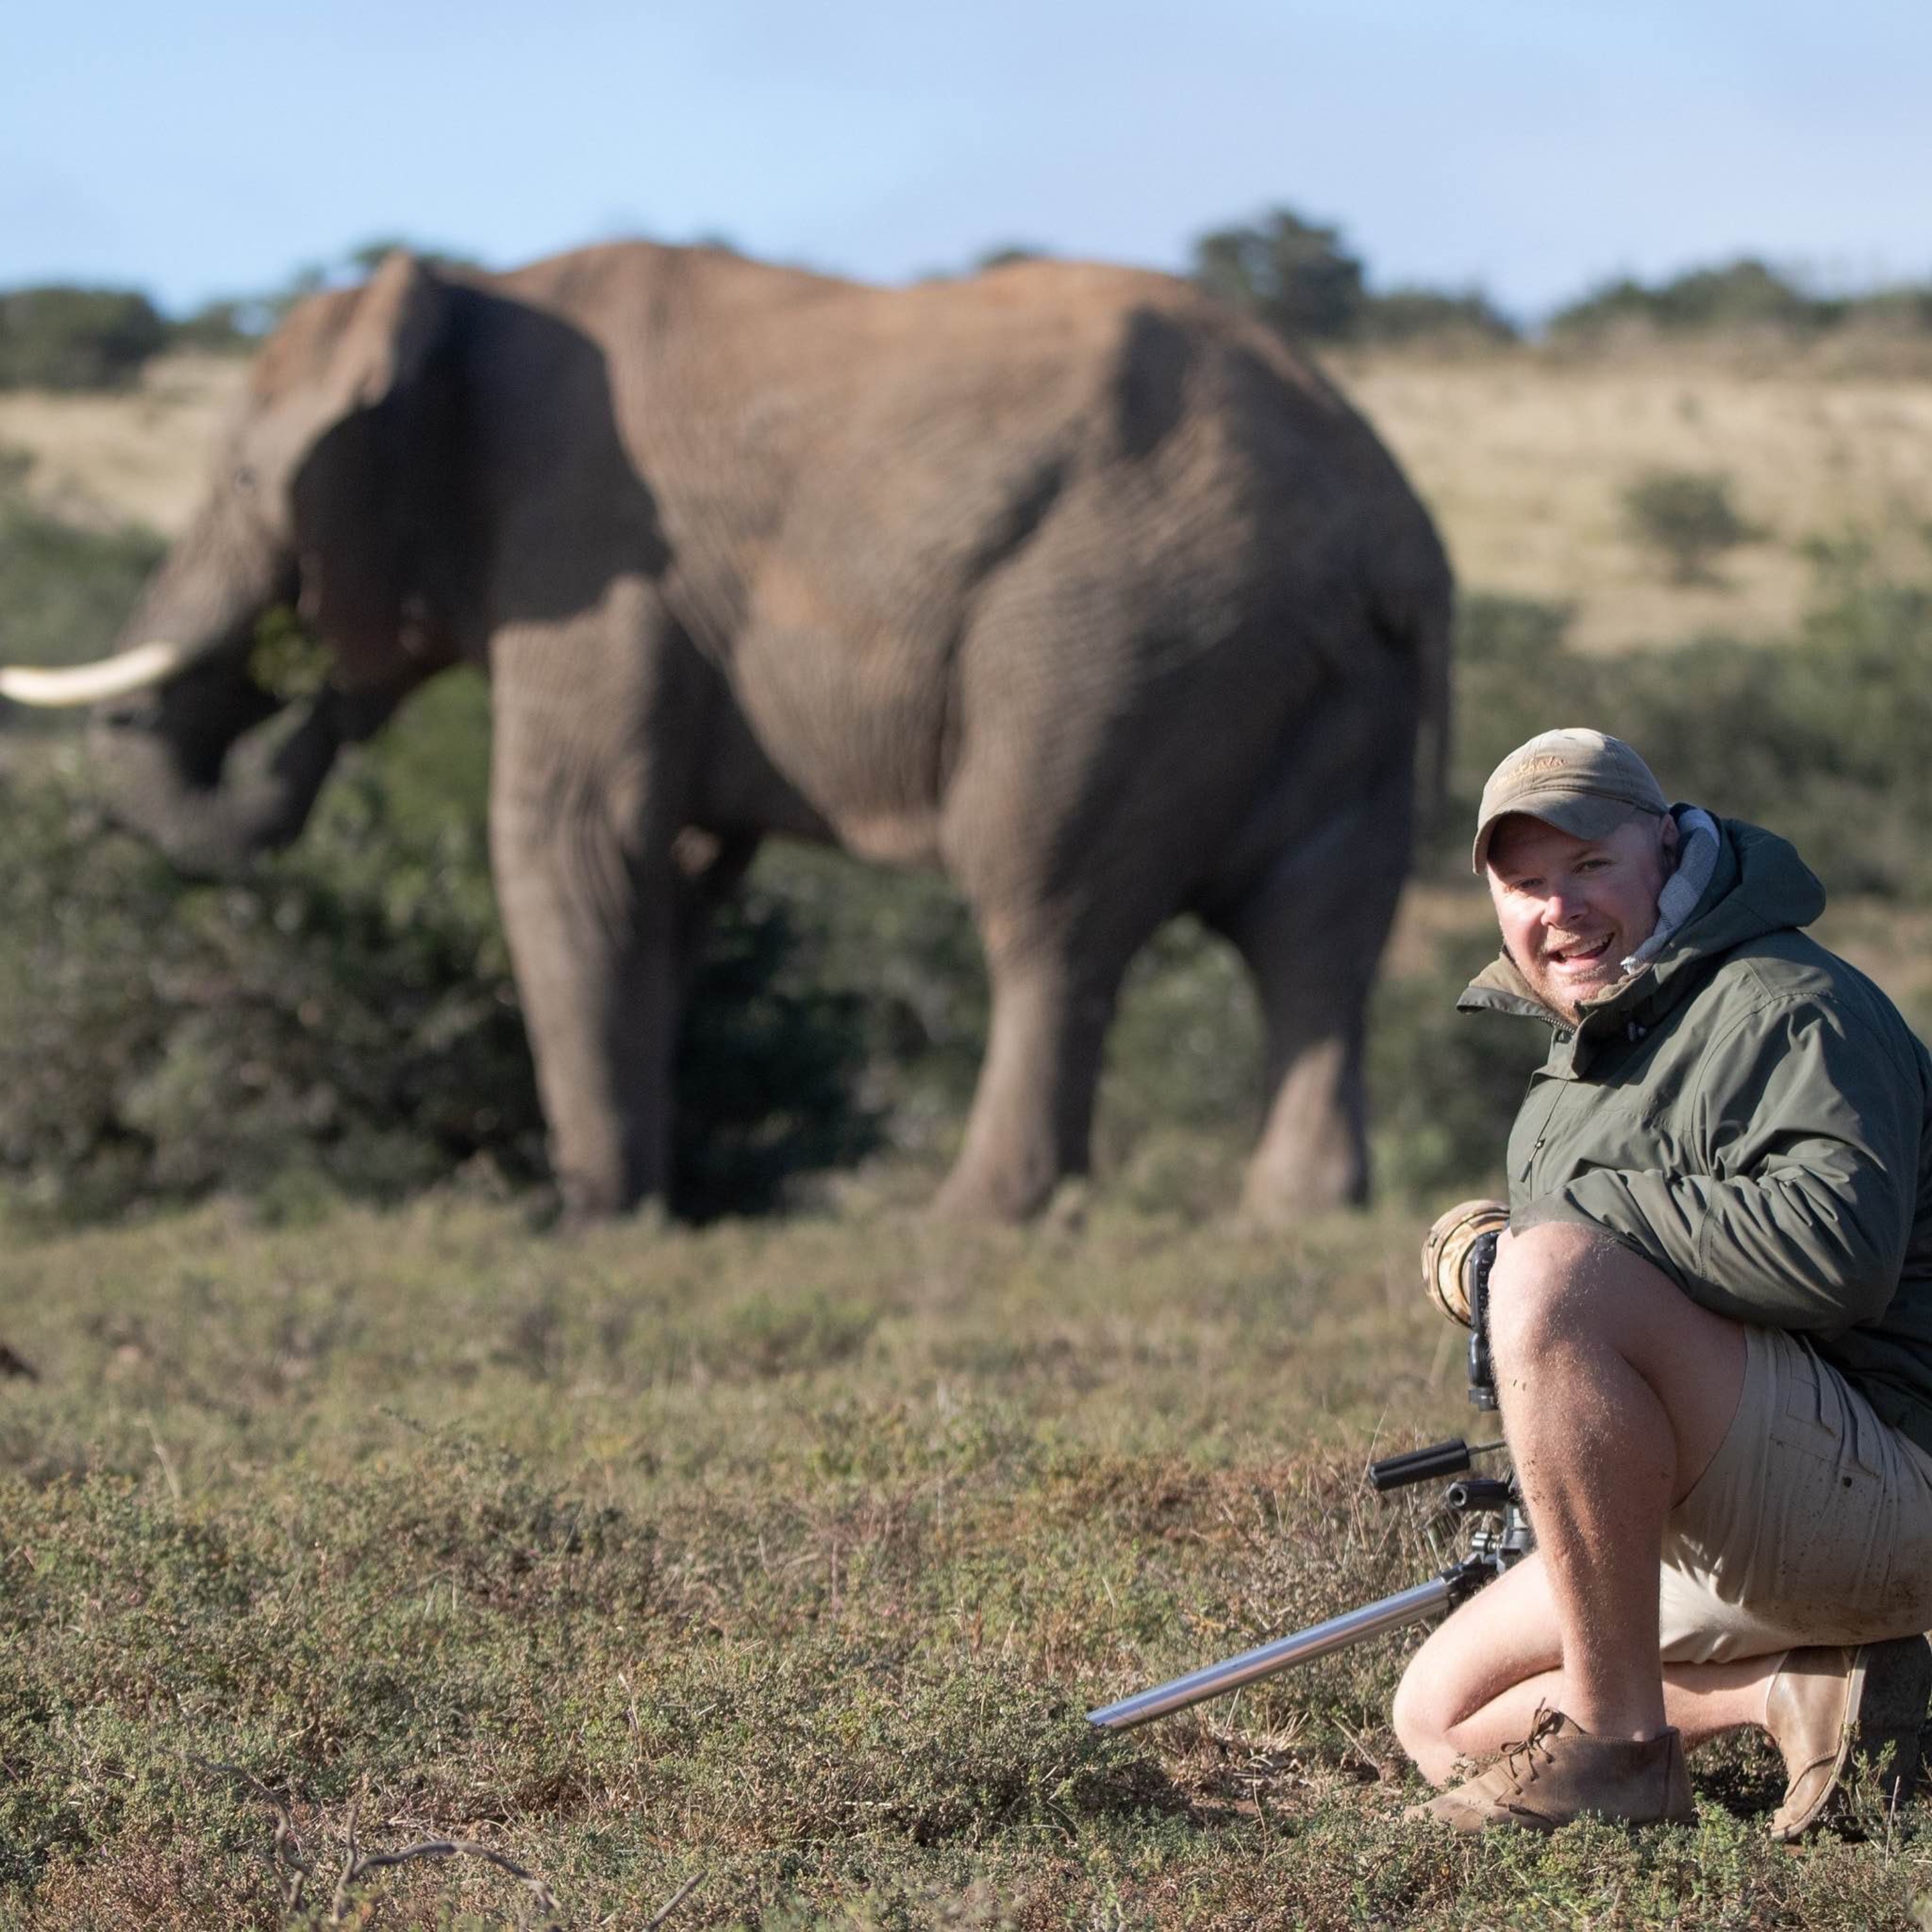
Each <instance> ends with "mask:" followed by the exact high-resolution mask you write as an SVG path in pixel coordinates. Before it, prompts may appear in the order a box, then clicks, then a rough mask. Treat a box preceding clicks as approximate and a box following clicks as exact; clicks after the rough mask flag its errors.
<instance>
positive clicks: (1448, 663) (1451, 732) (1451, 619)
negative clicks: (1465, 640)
mask: <svg viewBox="0 0 1932 1932" xmlns="http://www.w3.org/2000/svg"><path fill="white" fill-rule="evenodd" d="M1455 618H1456V604H1455V593H1454V590H1453V589H1451V587H1449V586H1447V585H1445V586H1444V589H1443V592H1442V595H1440V596H1439V597H1435V598H1430V600H1428V601H1427V604H1426V606H1425V607H1424V610H1423V611H1422V613H1421V623H1420V625H1418V628H1417V634H1416V637H1415V646H1416V670H1417V671H1418V673H1419V675H1420V679H1421V697H1422V703H1421V708H1420V710H1419V712H1418V718H1417V721H1418V724H1419V726H1420V727H1421V728H1420V731H1419V734H1418V736H1419V739H1420V744H1419V747H1418V749H1419V756H1418V773H1417V775H1418V779H1419V781H1420V784H1419V787H1418V796H1419V797H1420V799H1421V804H1422V809H1423V812H1424V815H1425V817H1427V820H1428V821H1429V823H1430V824H1432V825H1433V824H1435V823H1438V822H1439V820H1441V818H1442V814H1443V813H1444V811H1445V810H1447V808H1448V802H1449V760H1450V757H1451V754H1453V752H1454V750H1455V740H1456V731H1455V725H1456V718H1455V709H1456V704H1455V684H1454V679H1453V678H1452V676H1451V668H1452V658H1453V655H1454V634H1455Z"/></svg>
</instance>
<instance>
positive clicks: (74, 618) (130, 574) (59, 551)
mask: <svg viewBox="0 0 1932 1932" xmlns="http://www.w3.org/2000/svg"><path fill="white" fill-rule="evenodd" d="M29 469H31V458H28V457H27V456H26V455H23V454H22V453H20V452H14V451H10V450H7V449H0V609H4V610H5V612H6V629H5V634H4V652H5V658H6V659H7V661H9V662H10V663H15V664H84V663H86V661H88V660H89V659H90V658H97V657H99V656H101V655H102V654H103V653H104V652H106V651H107V650H108V649H110V648H111V646H113V642H114V639H115V633H116V632H117V631H118V630H119V628H120V627H121V619H123V618H124V616H126V615H127V611H128V609H129V607H130V606H131V605H132V604H133V601H134V598H135V595H136V592H138V591H139V589H140V587H141V585H142V583H143V581H145V579H146V577H147V574H148V571H151V569H153V568H154V565H155V564H156V563H157V562H159V561H160V556H161V551H162V548H163V545H162V542H161V539H160V538H159V537H157V536H156V535H154V534H153V532H151V531H148V530H143V529H118V530H87V529H79V528H77V527H76V526H74V524H72V523H64V522H62V520H60V519H59V518H58V517H50V516H48V515H47V514H46V513H45V512H44V511H40V510H39V509H37V508H35V507H34V505H33V504H32V503H31V502H29V501H28V497H27V494H26V489H25V487H24V485H25V483H26V477H27V475H28V471H29ZM44 721H45V720H44V718H43V714H40V713H36V712H27V711H10V712H8V713H7V718H6V727H7V730H10V731H13V730H19V729H20V728H22V727H28V728H34V727H38V726H39V725H40V724H42V723H43V722H44Z"/></svg>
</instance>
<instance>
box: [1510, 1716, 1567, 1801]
mask: <svg viewBox="0 0 1932 1932" xmlns="http://www.w3.org/2000/svg"><path fill="white" fill-rule="evenodd" d="M1562 1728H1563V1713H1562V1712H1561V1711H1553V1710H1552V1709H1550V1706H1548V1705H1547V1704H1539V1705H1538V1706H1537V1707H1536V1715H1535V1717H1533V1718H1532V1719H1531V1720H1530V1724H1529V1736H1528V1737H1526V1738H1523V1739H1520V1740H1519V1741H1518V1742H1517V1743H1515V1744H1513V1745H1504V1747H1503V1763H1504V1766H1505V1768H1506V1769H1507V1771H1508V1776H1509V1780H1510V1782H1511V1784H1534V1783H1535V1781H1536V1774H1537V1772H1538V1768H1539V1767H1540V1766H1543V1765H1545V1764H1547V1763H1550V1761H1551V1760H1552V1759H1553V1757H1554V1756H1555V1754H1554V1753H1553V1751H1551V1750H1550V1746H1549V1744H1548V1742H1547V1740H1548V1739H1550V1738H1552V1737H1553V1736H1556V1733H1558V1732H1559V1731H1560V1730H1562Z"/></svg>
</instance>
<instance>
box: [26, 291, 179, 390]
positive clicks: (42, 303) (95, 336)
mask: <svg viewBox="0 0 1932 1932" xmlns="http://www.w3.org/2000/svg"><path fill="white" fill-rule="evenodd" d="M166 340H167V326H166V323H163V321H162V320H161V318H160V316H159V315H157V314H156V313H155V311H154V305H153V304H152V303H151V302H149V301H148V299H147V297H146V296H144V295H141V294H139V293H136V291H134V290H124V289H77V288H65V287H49V288H34V289H15V290H12V291H11V292H10V293H7V294H5V295H0V389H122V388H124V387H125V386H127V384H128V383H130V382H132V381H133V380H134V378H135V377H136V376H138V375H139V374H140V371H141V365H142V364H143V363H144V362H146V361H147V359H148V357H149V356H152V355H153V354H154V353H155V352H156V351H157V350H159V349H160V347H162V346H163V344H165V342H166Z"/></svg>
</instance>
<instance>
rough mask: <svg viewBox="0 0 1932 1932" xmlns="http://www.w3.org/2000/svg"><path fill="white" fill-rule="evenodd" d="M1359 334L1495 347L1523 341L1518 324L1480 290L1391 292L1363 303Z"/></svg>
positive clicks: (1375, 339)
mask: <svg viewBox="0 0 1932 1932" xmlns="http://www.w3.org/2000/svg"><path fill="white" fill-rule="evenodd" d="M1356 333H1357V335H1358V336H1359V337H1360V338H1361V340H1362V341H1364V342H1370V343H1388V344H1397V345H1400V344H1412V343H1418V342H1421V343H1428V344H1432V345H1441V344H1454V343H1456V342H1459V341H1460V342H1467V343H1472V344H1491V345H1494V344H1502V343H1508V342H1515V341H1518V340H1520V335H1519V332H1518V331H1517V326H1516V325H1515V323H1513V322H1511V320H1510V319H1509V318H1508V317H1507V316H1506V315H1505V314H1503V313H1502V311H1501V310H1500V309H1499V308H1497V307H1496V305H1495V304H1494V303H1493V302H1491V301H1490V299H1489V297H1488V296H1486V295H1484V293H1482V291H1481V290H1480V289H1469V290H1464V291H1463V293H1460V294H1449V293H1445V291H1443V290H1440V289H1420V288H1402V289H1391V290H1389V292H1388V293H1387V294H1386V295H1372V296H1369V297H1368V298H1367V299H1366V300H1365V301H1364V303H1363V305H1362V308H1361V314H1360V315H1359V317H1358V321H1357V326H1356Z"/></svg>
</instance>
